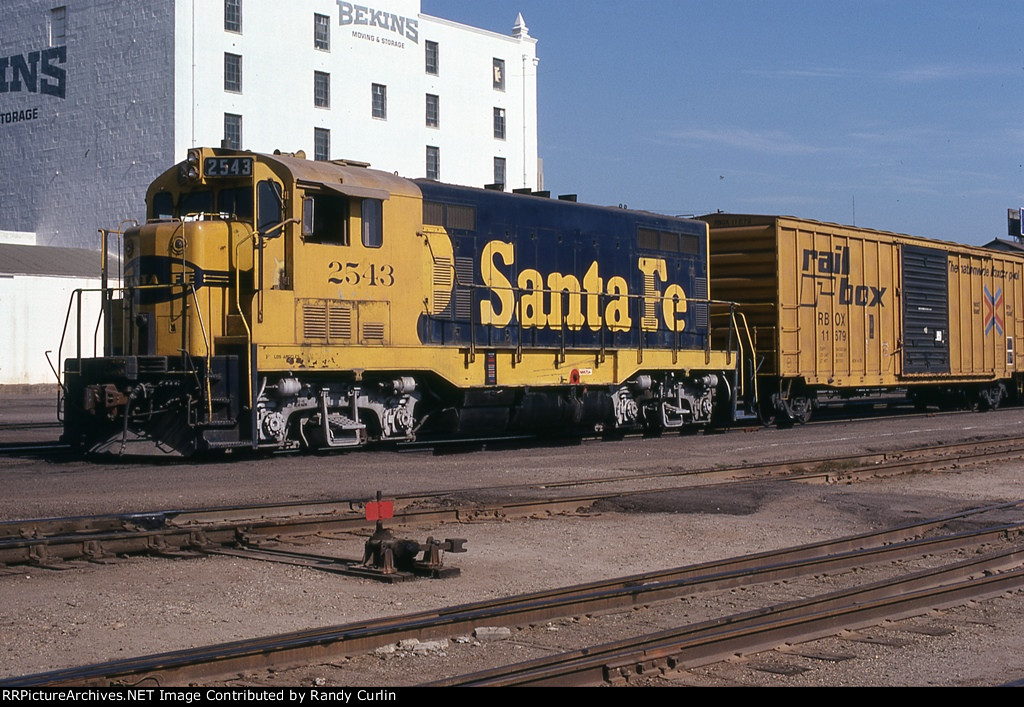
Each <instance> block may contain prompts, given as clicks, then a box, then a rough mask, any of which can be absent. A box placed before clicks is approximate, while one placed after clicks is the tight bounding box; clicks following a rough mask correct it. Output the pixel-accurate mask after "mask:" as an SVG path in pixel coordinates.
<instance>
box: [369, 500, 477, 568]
mask: <svg viewBox="0 0 1024 707" xmlns="http://www.w3.org/2000/svg"><path fill="white" fill-rule="evenodd" d="M393 517H394V502H393V501H382V500H381V495H380V493H378V494H377V501H375V502H371V503H367V504H366V519H367V520H373V521H376V528H375V529H374V532H373V535H371V536H370V537H369V538H368V539H367V540H366V544H365V546H364V549H363V565H364V566H365V567H367V568H369V569H372V570H373V571H375V572H379V573H380V574H382V575H399V574H409V575H416V576H420V577H433V578H435V579H442V578H445V577H456V576H458V574H459V569H458V568H457V567H445V566H444V564H443V560H442V553H444V552H456V553H457V552H465V551H466V548H465V547H464V546H465V544H466V541H465V539H463V538H449V539H446V540H445V541H444V542H441V541H439V540H434V538H427V541H426V542H425V543H418V542H416V541H415V540H406V539H404V538H397V537H395V536H394V534H392V532H391V531H390V530H388V529H387V528H385V527H384V520H385V519H387V518H393ZM421 552H422V553H423V555H422V557H420V558H419V559H417V555H418V554H419V553H421Z"/></svg>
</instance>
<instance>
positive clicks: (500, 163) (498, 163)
mask: <svg viewBox="0 0 1024 707" xmlns="http://www.w3.org/2000/svg"><path fill="white" fill-rule="evenodd" d="M494 183H495V184H500V185H501V188H502V189H504V188H505V158H504V157H495V158H494Z"/></svg>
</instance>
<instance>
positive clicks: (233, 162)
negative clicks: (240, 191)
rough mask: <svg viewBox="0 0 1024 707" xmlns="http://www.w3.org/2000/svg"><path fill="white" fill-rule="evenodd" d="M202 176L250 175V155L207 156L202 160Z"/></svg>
mask: <svg viewBox="0 0 1024 707" xmlns="http://www.w3.org/2000/svg"><path fill="white" fill-rule="evenodd" d="M203 176H204V177H207V178H211V177H251V176H252V157H207V158H206V159H205V160H203Z"/></svg>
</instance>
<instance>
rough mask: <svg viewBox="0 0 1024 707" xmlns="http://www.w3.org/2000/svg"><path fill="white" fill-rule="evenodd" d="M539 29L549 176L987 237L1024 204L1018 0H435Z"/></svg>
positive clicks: (503, 24) (758, 209)
mask: <svg viewBox="0 0 1024 707" xmlns="http://www.w3.org/2000/svg"><path fill="white" fill-rule="evenodd" d="M422 11H423V12H424V13H425V14H429V15H435V16H438V17H444V18H446V19H449V20H453V21H456V22H462V23H465V24H469V25H473V26H477V27H483V28H485V29H490V30H494V31H497V32H501V33H504V34H509V33H511V30H512V24H513V22H514V20H515V18H516V14H517V13H518V12H522V14H523V17H524V19H525V20H526V24H527V26H528V27H529V29H530V34H531V35H533V36H534V37H536V38H537V39H538V54H539V56H540V65H539V66H538V72H539V73H538V81H539V103H540V115H539V122H540V126H539V134H540V156H541V157H542V158H543V160H544V173H545V187H546V188H548V189H550V190H551V191H552V192H555V193H567V192H572V193H578V194H579V196H580V200H581V201H588V202H592V203H599V204H620V203H624V204H627V205H628V206H629V207H630V208H639V209H649V210H652V211H659V212H664V213H672V214H700V213H706V212H709V211H715V210H719V209H720V210H723V211H732V212H742V213H772V214H788V215H795V216H801V217H806V218H813V219H819V220H823V221H833V222H839V223H846V224H852V223H855V224H856V225H858V226H864V227H869V228H878V229H883V230H890V231H897V232H903V233H912V234H915V235H923V236H929V237H933V238H940V239H943V240H951V241H959V242H965V243H972V244H980V243H984V242H987V241H988V240H991V239H992V238H995V237H997V236H1000V237H1005V235H1006V210H1007V208H1011V207H1013V208H1017V207H1021V206H1024V99H1022V96H1024V3H1021V2H1019V1H1018V2H1009V1H1006V2H1004V1H996V0H979V1H978V2H966V1H965V2H952V1H950V0H931V1H928V2H925V1H924V0H902V1H894V0H888V1H885V2H882V1H876V0H856V1H850V2H822V1H817V2H813V1H810V0H806V1H805V0H777V1H775V2H768V1H761V2H755V1H754V0H720V1H718V2H711V1H710V0H704V1H703V2H689V1H687V0H674V1H670V0H635V1H634V2H610V1H607V0H587V1H585V2H584V1H583V0H557V1H553V0H502V1H500V2H499V1H493V0H488V1H484V0H422Z"/></svg>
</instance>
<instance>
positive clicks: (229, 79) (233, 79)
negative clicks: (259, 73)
mask: <svg viewBox="0 0 1024 707" xmlns="http://www.w3.org/2000/svg"><path fill="white" fill-rule="evenodd" d="M224 90H225V91H231V92H232V93H241V92H242V57H241V56H240V55H238V54H228V53H226V52H225V54H224Z"/></svg>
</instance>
